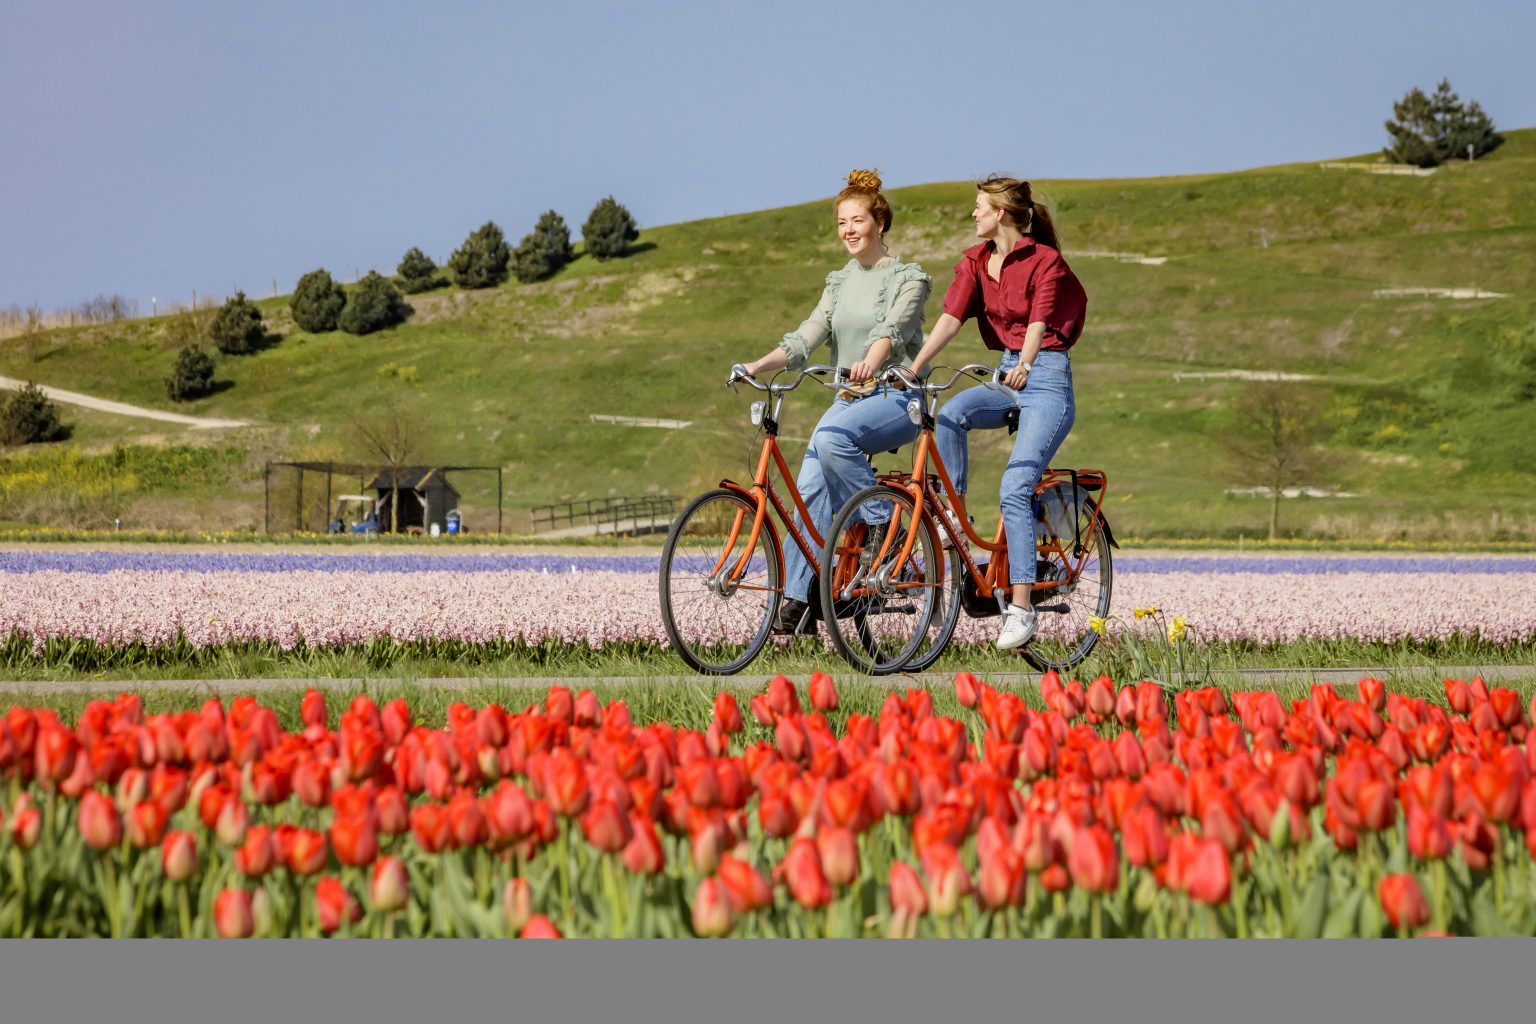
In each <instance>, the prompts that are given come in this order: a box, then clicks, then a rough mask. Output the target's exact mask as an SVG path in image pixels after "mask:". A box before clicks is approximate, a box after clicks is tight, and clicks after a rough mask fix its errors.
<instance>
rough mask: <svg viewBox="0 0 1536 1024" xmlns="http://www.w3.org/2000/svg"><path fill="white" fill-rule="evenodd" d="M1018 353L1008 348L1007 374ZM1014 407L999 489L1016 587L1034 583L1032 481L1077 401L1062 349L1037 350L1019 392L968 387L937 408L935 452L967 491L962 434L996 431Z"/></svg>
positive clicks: (1067, 428) (1055, 446)
mask: <svg viewBox="0 0 1536 1024" xmlns="http://www.w3.org/2000/svg"><path fill="white" fill-rule="evenodd" d="M1018 362H1019V354H1018V353H1017V352H1008V353H1006V354H1005V355H1004V356H1003V361H1002V363H1001V366H1002V368H1003V370H1004V371H1005V372H1006V371H1008V370H1011V369H1012V368H1013V367H1015V366H1017V365H1018ZM1015 406H1017V407H1018V410H1019V432H1018V433H1017V434H1015V435H1014V439H1013V452H1012V454H1010V455H1009V457H1008V466H1007V468H1006V469H1004V470H1003V483H1002V487H1001V488H1000V492H1001V498H1002V512H1003V530H1004V531H1005V533H1006V535H1007V537H1008V551H1009V553H1010V556H1009V559H1008V581H1009V582H1010V583H1013V584H1015V585H1027V584H1032V583H1034V582H1035V559H1034V557H1033V556H1032V554H1026V552H1033V551H1034V550H1035V485H1036V484H1038V483H1039V482H1040V477H1041V475H1042V474H1043V473H1044V472H1045V469H1046V467H1047V466H1048V465H1050V462H1051V459H1052V458H1054V457H1055V455H1056V450H1057V449H1058V448H1060V447H1061V442H1062V441H1063V440H1065V439H1066V436H1067V433H1068V431H1070V430H1071V429H1072V421H1073V420H1074V419H1076V418H1077V404H1076V403H1075V402H1074V401H1073V399H1072V361H1071V360H1070V359H1069V358H1067V354H1066V353H1065V352H1054V351H1051V352H1041V353H1039V354H1038V355H1037V356H1036V357H1035V362H1034V366H1033V367H1032V368H1031V370H1030V371H1029V382H1028V383H1027V384H1026V385H1025V386H1024V390H1023V391H1019V392H1016V393H1014V394H1011V395H1008V394H999V393H998V392H996V391H993V390H992V389H991V388H984V387H973V388H969V389H967V390H965V391H962V392H961V393H960V394H958V395H956V396H955V397H954V398H952V399H950V400H949V401H948V402H945V403H944V404H943V406H941V407H940V408H939V415H938V421H937V428H936V430H935V431H934V437H935V440H936V441H937V442H938V446H939V455H940V457H941V458H943V460H944V468H945V469H947V470H948V471H949V474H950V479H952V480H953V481H954V482H955V489H956V490H957V491H959V492H960V493H961V494H964V493H965V492H966V478H967V476H968V473H969V468H970V467H969V465H968V451H967V448H968V444H967V436H966V435H967V433H968V432H969V431H972V430H995V429H997V428H998V427H1001V426H1003V425H1004V424H1005V423H1006V417H1007V415H1008V412H1009V410H1011V409H1013V408H1014V407H1015Z"/></svg>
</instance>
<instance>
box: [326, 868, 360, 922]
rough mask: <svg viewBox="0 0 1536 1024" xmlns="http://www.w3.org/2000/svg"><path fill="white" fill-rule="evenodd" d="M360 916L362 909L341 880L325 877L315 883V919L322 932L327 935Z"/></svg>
mask: <svg viewBox="0 0 1536 1024" xmlns="http://www.w3.org/2000/svg"><path fill="white" fill-rule="evenodd" d="M362 916H363V908H362V907H359V906H358V905H357V900H355V899H353V898H352V893H351V892H349V891H348V890H347V887H346V886H345V885H343V884H342V883H341V879H339V878H336V877H334V876H332V875H326V876H325V877H324V878H322V879H320V880H319V881H318V882H316V883H315V917H316V919H317V920H318V921H319V924H320V930H321V931H322V932H324V933H325V934H327V935H329V934H331V933H332V932H335V931H338V930H340V929H341V926H342V925H343V924H351V923H353V922H355V921H357V920H359V919H360V918H361V917H362Z"/></svg>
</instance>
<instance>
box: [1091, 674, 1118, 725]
mask: <svg viewBox="0 0 1536 1024" xmlns="http://www.w3.org/2000/svg"><path fill="white" fill-rule="evenodd" d="M1117 699H1118V698H1117V697H1116V694H1115V684H1114V683H1113V682H1111V681H1110V678H1109V677H1108V676H1099V678H1097V679H1095V680H1094V681H1093V682H1091V683H1089V684H1088V695H1087V703H1088V710H1089V712H1091V713H1092V715H1093V716H1094V720H1095V721H1101V720H1107V719H1108V718H1109V717H1110V716H1111V715H1112V714H1114V712H1115V705H1116V702H1117Z"/></svg>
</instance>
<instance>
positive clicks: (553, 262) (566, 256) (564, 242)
mask: <svg viewBox="0 0 1536 1024" xmlns="http://www.w3.org/2000/svg"><path fill="white" fill-rule="evenodd" d="M575 255H576V253H575V250H574V249H572V248H571V229H570V228H568V227H566V224H565V218H564V217H562V216H560V215H559V214H558V213H556V212H555V211H554V210H546V211H544V213H543V215H541V216H540V217H539V222H538V223H537V224H535V225H534V226H533V230H532V231H531V232H529V233H528V234H527V235H524V236H523V240H522V241H521V242H519V243H518V245H517V248H516V249H514V250H513V252H512V273H514V274H516V275H517V279H518V280H519V281H524V282H527V281H542V280H543V279H544V278H546V277H549V276H550V275H551V274H554V273H555V272H556V271H558V270H559V269H560V268H561V267H563V266H565V265H566V264H567V263H569V262H571V260H572V259H573V258H574V257H575Z"/></svg>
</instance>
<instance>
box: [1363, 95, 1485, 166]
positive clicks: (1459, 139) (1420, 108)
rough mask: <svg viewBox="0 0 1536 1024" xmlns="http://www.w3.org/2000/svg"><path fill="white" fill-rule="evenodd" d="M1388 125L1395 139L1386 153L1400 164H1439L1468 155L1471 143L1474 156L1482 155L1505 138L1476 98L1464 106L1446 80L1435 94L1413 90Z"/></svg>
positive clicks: (1394, 108) (1396, 106)
mask: <svg viewBox="0 0 1536 1024" xmlns="http://www.w3.org/2000/svg"><path fill="white" fill-rule="evenodd" d="M1386 128H1387V134H1388V135H1389V136H1390V137H1391V142H1390V143H1389V144H1388V146H1387V147H1386V149H1385V150H1383V152H1384V153H1385V154H1386V155H1387V156H1388V157H1389V158H1391V159H1393V160H1396V161H1397V162H1398V163H1404V164H1413V165H1414V166H1416V167H1437V166H1439V165H1440V164H1443V163H1445V161H1447V160H1451V159H1455V158H1456V157H1464V156H1466V155H1467V147H1468V146H1471V147H1472V155H1473V156H1474V157H1478V156H1482V155H1483V154H1484V153H1490V152H1492V151H1493V150H1495V149H1497V148H1498V147H1499V145H1500V144H1501V143H1503V141H1504V137H1503V136H1501V135H1500V134H1499V133H1498V132H1496V131H1494V127H1493V121H1492V119H1490V118H1489V117H1488V115H1487V114H1486V113H1484V112H1483V108H1482V107H1481V106H1480V105H1479V104H1478V103H1477V102H1476V101H1473V102H1472V103H1471V104H1469V105H1467V106H1462V103H1461V97H1459V96H1457V95H1456V93H1455V92H1453V91H1452V90H1451V83H1450V81H1449V80H1446V79H1442V80H1441V82H1440V85H1439V86H1438V87H1436V89H1435V91H1434V94H1433V95H1430V96H1426V95H1424V92H1423V90H1421V89H1412V90H1410V91H1409V92H1408V94H1407V95H1406V96H1404V97H1403V98H1402V99H1400V100H1398V101H1397V102H1396V103H1394V104H1393V105H1392V120H1390V121H1388V122H1387V123H1386Z"/></svg>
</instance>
